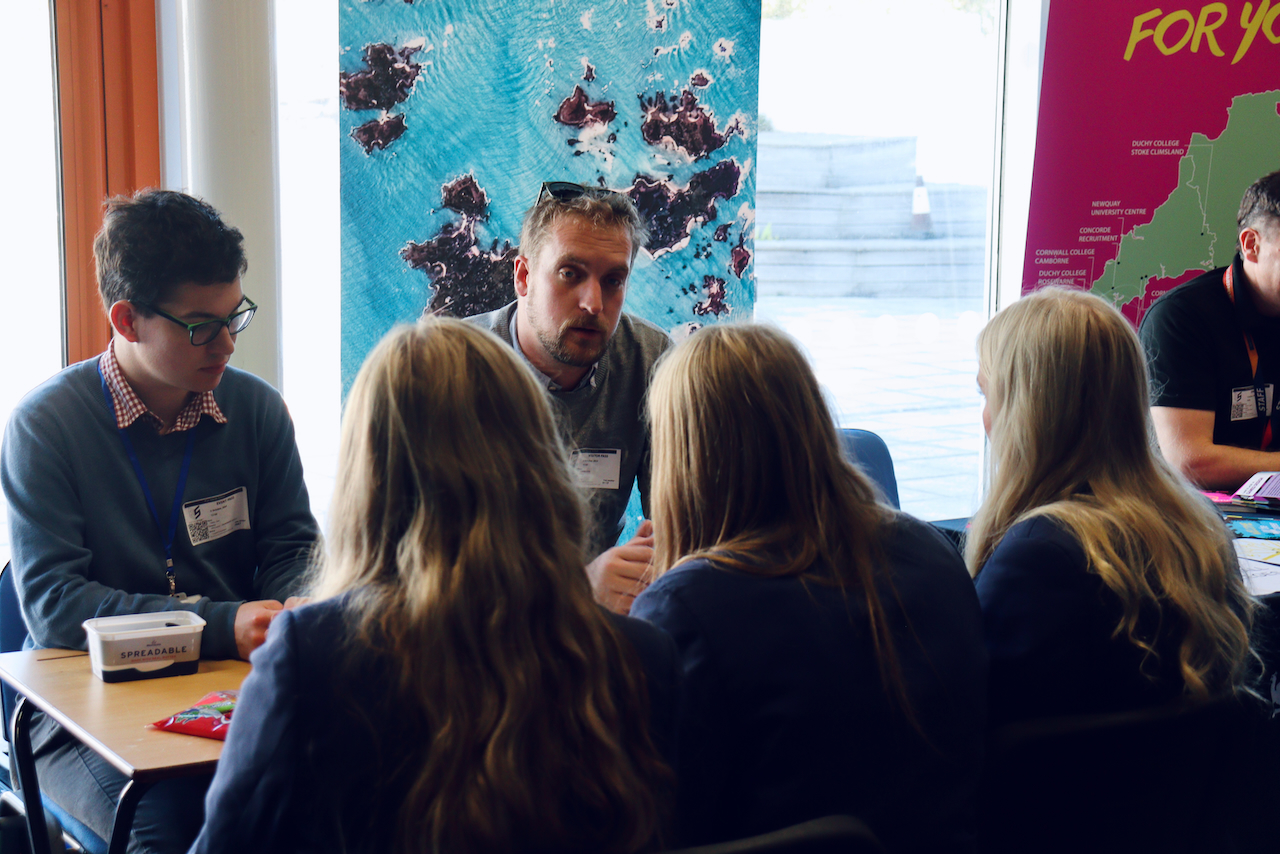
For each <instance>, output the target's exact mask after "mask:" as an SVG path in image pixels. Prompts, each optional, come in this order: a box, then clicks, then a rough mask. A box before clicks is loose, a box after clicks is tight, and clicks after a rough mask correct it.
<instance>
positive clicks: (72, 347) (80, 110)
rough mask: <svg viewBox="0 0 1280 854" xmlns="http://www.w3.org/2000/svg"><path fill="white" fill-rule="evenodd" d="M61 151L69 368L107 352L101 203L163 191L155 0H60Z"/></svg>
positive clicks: (56, 5)
mask: <svg viewBox="0 0 1280 854" xmlns="http://www.w3.org/2000/svg"><path fill="white" fill-rule="evenodd" d="M52 2H53V10H54V32H55V33H56V35H55V44H56V51H57V58H56V65H57V75H58V122H59V128H58V130H59V137H60V145H61V154H62V229H63V230H62V250H63V270H64V277H65V279H64V295H65V315H64V316H65V318H66V341H65V347H64V352H65V354H66V360H67V362H68V363H71V362H77V361H80V360H81V359H87V358H89V357H91V356H93V355H96V354H97V353H100V352H102V350H103V349H105V348H106V346H107V341H108V340H109V338H110V327H109V326H108V324H107V321H106V318H105V316H104V314H103V311H102V304H101V301H100V300H99V298H98V285H97V281H96V280H95V278H94V272H93V235H94V234H95V233H97V230H98V226H99V225H100V224H101V220H102V202H103V200H104V199H106V198H107V197H109V196H113V195H116V194H119V193H132V192H133V191H135V190H138V189H141V188H143V187H158V186H160V98H159V78H158V72H157V62H156V60H157V57H156V10H155V0H52Z"/></svg>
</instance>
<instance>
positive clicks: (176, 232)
mask: <svg viewBox="0 0 1280 854" xmlns="http://www.w3.org/2000/svg"><path fill="white" fill-rule="evenodd" d="M93 259H94V264H95V266H96V268H97V272H98V293H99V294H101V295H102V305H103V307H104V308H106V309H107V310H108V311H110V309H111V306H112V304H113V303H116V302H118V301H119V300H128V301H129V302H131V303H133V304H134V306H135V308H139V309H140V310H142V311H143V312H144V313H149V312H148V310H147V308H146V307H147V306H148V305H156V304H158V303H161V302H164V300H165V298H166V297H167V296H168V295H169V292H170V291H172V290H173V288H174V287H176V286H178V285H182V284H186V283H187V282H194V283H195V284H197V285H214V284H222V283H224V282H230V281H234V280H235V279H236V278H237V277H239V276H241V275H243V274H244V271H245V270H247V269H248V268H249V263H248V261H247V260H246V259H245V257H244V235H243V234H241V233H240V229H238V228H235V227H234V226H230V225H227V224H226V223H225V222H223V221H222V217H221V216H220V215H219V214H218V212H217V211H216V210H214V208H213V207H212V206H211V205H210V204H208V203H207V202H205V201H203V200H201V199H197V198H195V197H194V196H188V195H187V194H186V193H177V192H174V191H172V190H139V191H138V192H137V193H135V194H134V195H133V196H115V197H114V198H111V199H108V200H107V202H106V205H105V213H104V214H103V217H102V229H101V230H100V231H99V232H98V235H97V236H96V237H95V238H94V239H93Z"/></svg>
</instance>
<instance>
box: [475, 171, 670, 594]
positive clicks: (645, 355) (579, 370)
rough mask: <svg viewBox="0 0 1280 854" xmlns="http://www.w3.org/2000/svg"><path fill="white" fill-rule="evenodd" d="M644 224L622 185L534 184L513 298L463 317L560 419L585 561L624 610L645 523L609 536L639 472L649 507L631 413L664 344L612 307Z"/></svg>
mask: <svg viewBox="0 0 1280 854" xmlns="http://www.w3.org/2000/svg"><path fill="white" fill-rule="evenodd" d="M647 239H648V234H647V231H646V229H645V226H644V223H643V222H642V221H641V219H640V215H639V213H638V212H637V211H636V209H635V206H634V205H633V204H632V203H631V200H630V199H629V198H627V197H626V196H624V195H622V194H621V193H615V192H612V191H610V190H604V189H600V188H598V187H590V186H583V185H580V184H572V183H568V182H563V181H550V182H547V183H545V184H543V185H542V190H541V191H540V192H539V194H538V200H537V202H536V203H535V204H534V206H533V207H532V208H531V209H530V210H529V211H528V213H526V214H525V218H524V225H523V227H522V228H521V230H520V256H519V257H518V258H517V259H516V264H515V290H516V300H515V302H513V303H511V304H510V305H507V306H505V307H503V308H500V309H498V310H497V311H492V312H489V313H488V314H482V315H478V316H476V317H474V318H472V321H473V322H475V323H477V324H479V325H481V326H483V327H485V328H486V329H488V330H490V331H491V332H493V333H495V334H496V335H497V336H498V337H499V338H502V339H503V340H504V341H506V342H507V343H508V344H510V345H512V346H513V347H514V348H515V350H516V353H517V354H519V355H520V356H521V357H522V359H523V360H524V361H525V362H526V363H527V364H528V365H529V366H530V367H531V368H532V369H533V370H534V372H535V374H536V375H537V376H538V378H539V381H540V382H541V383H542V384H543V385H544V386H545V387H546V389H547V392H548V393H549V394H550V395H551V398H552V400H553V401H555V402H556V404H557V409H558V410H559V411H560V412H561V414H562V417H563V420H564V422H565V424H566V426H567V428H568V434H569V439H570V442H571V445H572V447H573V448H574V466H575V468H576V469H577V473H578V480H579V483H581V484H582V485H583V486H585V487H587V488H588V490H589V491H590V495H591V520H592V522H593V525H592V531H591V538H590V550H591V552H590V557H592V558H593V560H592V561H591V563H590V564H589V565H588V567H587V573H588V575H589V576H590V578H591V584H592V588H593V589H594V591H595V595H596V599H597V601H599V602H600V603H601V604H603V605H605V606H607V607H609V608H611V609H612V610H614V611H617V612H619V613H622V614H625V613H627V612H628V611H630V610H631V602H632V601H633V600H634V599H635V597H636V595H638V594H639V593H640V591H641V590H643V589H644V586H645V584H646V577H645V571H646V570H647V569H648V567H649V561H650V560H651V559H652V557H653V533H652V532H653V529H652V526H651V525H650V523H649V522H647V521H646V522H644V523H643V524H642V525H641V526H640V529H639V531H637V535H636V536H635V537H633V538H632V539H631V540H630V541H629V542H627V543H624V544H622V545H615V543H616V542H617V540H618V535H619V533H620V532H621V530H622V516H623V514H624V513H625V511H626V507H627V502H628V501H629V499H630V497H631V487H632V484H635V483H638V484H639V487H640V497H641V500H642V504H643V505H644V510H645V514H646V515H648V494H649V431H648V428H647V426H646V425H645V423H644V415H643V412H642V408H643V403H644V395H645V392H646V391H647V390H648V388H649V380H650V378H651V377H652V375H653V366H654V363H655V362H656V361H657V359H658V357H659V356H660V355H662V353H663V352H664V351H665V350H666V349H667V348H668V347H669V346H671V341H670V339H669V338H668V337H667V335H666V333H665V332H663V331H662V330H661V329H659V328H658V327H656V326H654V325H652V324H650V323H648V322H646V321H644V320H641V319H640V318H638V317H635V316H633V315H630V314H627V313H625V312H624V311H623V310H622V304H623V302H624V300H625V299H626V294H627V283H628V281H629V279H630V275H631V268H632V265H633V264H634V262H635V258H636V253H637V252H638V251H639V250H640V247H641V246H643V245H644V244H645V241H646V240H647Z"/></svg>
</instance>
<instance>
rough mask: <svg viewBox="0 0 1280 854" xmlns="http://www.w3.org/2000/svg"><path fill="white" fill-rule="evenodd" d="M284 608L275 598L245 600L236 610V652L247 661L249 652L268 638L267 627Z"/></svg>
mask: <svg viewBox="0 0 1280 854" xmlns="http://www.w3.org/2000/svg"><path fill="white" fill-rule="evenodd" d="M283 610H284V606H283V605H281V604H280V603H279V602H277V601H276V600H274V599H259V600H258V601H256V602H245V603H244V604H243V605H241V606H240V609H239V610H238V611H236V628H235V633H236V652H237V653H239V654H240V657H241V658H243V659H244V660H245V661H248V660H249V653H251V652H253V651H254V650H255V649H257V648H258V647H260V646H262V642H263V641H265V640H266V639H267V629H268V628H270V626H271V621H272V620H274V619H275V618H276V616H277V615H278V614H280V613H281V612H282V611H283Z"/></svg>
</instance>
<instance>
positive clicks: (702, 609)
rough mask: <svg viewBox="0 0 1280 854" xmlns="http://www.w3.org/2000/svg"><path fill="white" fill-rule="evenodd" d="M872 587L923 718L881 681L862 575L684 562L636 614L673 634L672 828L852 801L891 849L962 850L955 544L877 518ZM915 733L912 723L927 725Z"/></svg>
mask: <svg viewBox="0 0 1280 854" xmlns="http://www.w3.org/2000/svg"><path fill="white" fill-rule="evenodd" d="M884 550H885V557H886V561H887V564H888V569H889V572H888V576H889V579H890V580H891V581H892V585H890V584H888V583H885V584H883V585H882V586H881V588H880V596H881V601H882V603H883V604H884V607H885V610H886V612H887V614H886V615H887V618H888V624H889V626H890V627H891V628H892V631H893V639H894V643H895V646H896V651H897V655H898V660H899V663H900V665H901V675H902V681H903V685H904V687H905V689H906V694H907V696H908V698H909V700H910V704H911V708H912V710H913V711H914V713H915V716H916V719H917V720H918V722H919V724H920V731H917V730H916V729H915V728H913V726H912V725H911V723H910V722H909V721H908V720H907V718H906V716H905V715H904V714H903V713H902V709H901V707H900V705H898V704H897V703H896V702H895V701H893V700H891V699H890V698H889V697H888V696H886V693H885V690H884V687H883V685H882V683H881V679H880V674H879V671H878V668H877V667H876V663H875V662H876V658H875V653H874V651H873V649H872V645H871V638H870V634H869V632H868V626H867V615H866V606H865V603H864V601H863V599H862V596H861V594H860V593H859V591H857V590H849V591H844V590H842V589H841V588H839V587H836V586H834V585H832V584H830V583H824V582H823V581H822V580H821V578H822V576H823V575H825V573H824V572H822V571H821V570H816V571H815V572H814V573H813V575H814V576H816V577H811V578H806V579H800V578H796V577H789V578H768V577H765V576H761V575H752V574H747V573H743V572H737V571H732V570H727V569H721V568H719V567H717V566H716V565H715V564H713V563H710V562H708V561H705V560H692V561H689V562H687V563H683V564H680V565H679V566H677V567H675V568H674V569H672V570H671V571H670V572H667V573H666V574H665V575H663V576H662V577H661V578H659V579H658V580H657V581H656V582H654V583H653V584H652V585H651V586H650V587H649V588H648V589H647V590H646V591H645V592H644V593H642V594H640V596H638V597H637V598H636V601H635V605H634V606H633V607H632V609H631V614H632V616H636V617H640V618H642V619H645V620H649V621H651V622H653V623H655V624H656V625H657V626H658V627H659V628H662V629H666V630H667V632H668V633H670V635H671V636H672V638H674V639H675V642H676V646H677V647H679V649H680V656H681V661H682V663H683V666H684V674H685V700H684V704H683V707H682V711H681V725H680V731H679V744H680V751H679V765H678V767H677V776H678V778H679V793H678V796H677V797H678V800H679V810H678V812H679V821H680V827H681V831H682V834H683V835H682V842H683V843H684V844H686V845H702V844H706V843H710V842H719V841H725V840H729V839H737V838H741V837H745V836H750V835H753V834H757V833H764V832H766V831H770V830H777V829H778V828H781V827H786V826H788V825H791V824H796V823H798V822H801V821H806V820H808V819H813V818H819V817H821V816H825V815H831V814H836V813H846V814H851V815H855V816H858V817H860V818H862V819H863V820H864V821H866V822H867V824H868V825H870V826H871V828H872V829H873V830H874V831H875V832H876V834H877V835H878V836H879V837H880V839H881V840H882V841H883V842H884V843H885V846H886V847H887V848H888V849H889V850H891V851H895V852H905V851H920V852H925V851H928V852H942V851H971V850H972V849H973V844H974V843H973V832H974V829H973V822H974V816H973V810H974V794H975V788H976V785H977V781H978V772H979V766H980V764H981V758H982V745H983V737H984V726H985V716H984V711H985V709H984V707H985V699H986V653H985V651H984V650H983V647H982V620H981V615H980V613H979V610H978V599H977V596H976V595H975V594H974V590H973V584H972V582H971V581H970V580H969V574H968V572H966V571H965V568H964V564H963V562H962V561H961V560H960V556H959V554H957V553H956V550H955V547H954V546H953V545H952V544H951V543H950V542H949V541H948V540H946V539H945V538H944V537H943V536H942V535H941V534H940V533H938V531H937V530H936V529H934V528H932V527H930V526H928V525H925V524H924V523H922V522H919V521H917V520H916V519H913V518H912V517H910V516H907V515H905V514H899V515H897V516H896V517H895V518H894V519H893V521H892V522H891V523H890V524H889V525H887V526H886V527H885V529H884ZM921 731H923V735H922V733H921Z"/></svg>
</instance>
